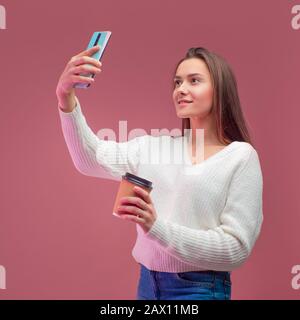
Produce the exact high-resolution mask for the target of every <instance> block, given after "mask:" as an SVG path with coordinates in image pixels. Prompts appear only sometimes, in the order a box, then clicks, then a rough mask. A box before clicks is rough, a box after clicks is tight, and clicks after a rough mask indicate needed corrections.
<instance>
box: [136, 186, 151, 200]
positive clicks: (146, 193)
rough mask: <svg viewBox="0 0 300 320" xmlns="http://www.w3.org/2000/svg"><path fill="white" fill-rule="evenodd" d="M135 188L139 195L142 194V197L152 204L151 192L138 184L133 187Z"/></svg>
mask: <svg viewBox="0 0 300 320" xmlns="http://www.w3.org/2000/svg"><path fill="white" fill-rule="evenodd" d="M133 190H134V191H135V192H136V193H137V194H138V195H139V196H141V197H142V199H143V200H144V201H145V202H146V203H148V204H152V200H151V198H150V195H149V193H148V192H147V191H146V190H144V189H142V188H140V187H137V186H135V187H134V188H133Z"/></svg>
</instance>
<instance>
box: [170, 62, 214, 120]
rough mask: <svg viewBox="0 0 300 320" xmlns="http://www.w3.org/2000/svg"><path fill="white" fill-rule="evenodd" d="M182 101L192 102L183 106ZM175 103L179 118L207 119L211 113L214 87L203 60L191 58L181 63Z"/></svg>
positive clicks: (177, 77)
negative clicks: (180, 101)
mask: <svg viewBox="0 0 300 320" xmlns="http://www.w3.org/2000/svg"><path fill="white" fill-rule="evenodd" d="M180 99H186V100H189V101H192V102H190V103H185V104H181V103H179V102H178V101H179V100H180ZM173 101H174V104H175V107H176V113H177V116H178V117H179V118H190V117H200V118H205V117H206V116H207V115H208V114H209V113H210V111H211V109H212V102H213V87H212V82H211V78H210V73H209V70H208V68H207V66H206V64H205V62H204V61H203V60H201V59H198V58H190V59H187V60H184V61H183V62H181V63H180V65H179V66H178V68H177V72H176V75H175V78H174V91H173Z"/></svg>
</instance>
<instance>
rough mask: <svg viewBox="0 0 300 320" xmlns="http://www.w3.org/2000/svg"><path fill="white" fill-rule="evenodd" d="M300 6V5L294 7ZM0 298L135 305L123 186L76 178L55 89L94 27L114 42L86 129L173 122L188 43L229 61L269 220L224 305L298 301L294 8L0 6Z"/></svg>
mask: <svg viewBox="0 0 300 320" xmlns="http://www.w3.org/2000/svg"><path fill="white" fill-rule="evenodd" d="M298 2H299V3H300V1H298ZM1 4H2V5H4V6H5V8H6V11H7V29H6V30H0V46H1V59H0V72H1V77H0V88H1V89H0V90H1V95H0V99H1V100H0V102H1V104H0V107H1V117H0V122H1V124H0V132H1V134H0V139H1V142H0V143H1V147H2V151H1V158H0V159H1V167H0V170H1V180H2V183H1V201H0V214H1V216H0V265H3V266H5V268H6V272H7V289H6V290H0V299H135V293H136V286H137V281H138V275H139V273H138V272H139V268H138V264H137V263H136V262H135V260H134V259H133V257H132V256H131V250H132V247H133V245H134V243H135V236H136V233H135V232H136V231H135V225H134V223H133V222H129V221H124V220H120V219H118V218H116V217H114V216H112V214H111V212H112V206H113V202H114V198H115V194H116V192H117V188H118V183H117V182H116V181H112V180H104V179H97V178H92V177H87V176H84V175H82V174H80V173H79V172H78V171H77V170H76V168H75V167H74V165H73V163H72V161H71V158H70V155H69V153H68V150H67V147H66V144H65V141H64V139H63V135H62V130H61V124H60V120H59V115H58V110H57V100H56V94H55V89H56V85H57V81H58V79H59V76H60V74H61V72H62V71H63V69H64V68H65V64H66V63H67V61H68V60H69V59H70V58H71V57H72V56H73V55H75V54H77V53H79V52H80V51H82V50H84V49H85V47H86V45H87V43H88V40H89V38H90V36H91V34H92V33H93V32H94V31H101V30H110V31H112V36H111V39H110V43H109V45H108V47H107V48H106V52H105V54H104V56H103V58H102V63H103V68H102V70H103V72H102V73H101V74H100V75H98V76H97V77H96V79H97V80H96V82H95V84H94V85H92V87H91V88H90V89H88V90H86V91H84V90H80V89H77V96H78V98H79V99H80V102H81V105H82V108H83V112H84V114H85V116H86V118H87V121H88V123H89V125H90V127H91V128H92V129H93V131H94V132H95V133H96V132H97V131H98V130H100V129H101V128H112V129H114V130H115V131H116V132H118V123H119V121H121V120H127V121H128V132H129V130H131V129H134V128H143V129H145V130H146V131H147V133H149V134H150V129H151V128H168V129H170V130H171V129H172V128H181V120H180V119H178V118H177V116H176V113H175V107H174V105H173V102H172V97H171V89H170V81H171V78H172V75H173V72H174V67H175V65H176V63H177V61H178V60H179V59H180V58H182V57H183V56H184V54H185V52H186V51H187V49H188V48H190V47H193V46H195V47H196V46H203V47H207V48H208V49H210V50H212V51H215V52H216V53H219V54H220V55H222V56H223V57H224V58H225V59H227V61H228V62H229V63H230V65H231V66H232V68H233V70H234V72H235V74H236V77H237V81H238V86H239V94H240V99H241V102H242V107H243V110H244V113H245V116H246V118H247V120H248V122H249V123H250V130H251V133H252V137H253V140H254V143H255V144H256V150H257V152H258V153H259V156H260V161H261V166H262V170H263V176H264V198H263V207H264V217H265V220H264V225H263V229H262V233H261V236H260V238H259V240H258V242H257V243H256V246H255V248H254V251H253V253H252V255H251V257H250V258H249V260H248V261H247V262H246V264H245V265H244V266H243V267H241V268H240V269H238V270H236V271H234V272H233V275H232V280H233V287H232V298H233V299H298V298H299V297H300V290H295V289H293V288H292V286H291V281H292V278H293V275H292V274H291V269H292V267H293V266H294V265H297V264H300V254H299V248H300V236H299V227H300V216H299V212H300V205H299V204H300V202H299V178H300V177H299V133H300V129H299V116H300V109H299V73H298V72H299V56H300V41H299V40H300V29H299V30H294V29H293V28H292V27H291V20H292V17H293V15H292V13H291V9H292V7H293V5H295V4H297V1H284V0H276V1H273V0H264V1H261V0H260V1H258V0H255V1H240V0H227V1H212V0H203V1H200V0H195V1H191V0H187V1H184V2H176V1H173V0H172V1H171V0H164V1H158V0H155V1H154V0H152V1H140V0H131V1H116V0H114V1H112V0H109V1H108V0H107V1H96V0H95V1H84V2H76V1H71V0H69V1H66V0H64V1H61V0H60V1H58V0H52V1H38V0H35V1H33V0H30V1H28V0H27V1H8V0H7V1H1Z"/></svg>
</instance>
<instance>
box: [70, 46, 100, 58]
mask: <svg viewBox="0 0 300 320" xmlns="http://www.w3.org/2000/svg"><path fill="white" fill-rule="evenodd" d="M98 50H100V46H99V45H97V46H94V47H91V48H89V49H87V50H84V51H82V52H80V53H79V54H77V55H76V56H77V57H82V56H90V55H92V54H94V53H95V52H97V51H98Z"/></svg>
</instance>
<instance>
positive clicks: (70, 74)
mask: <svg viewBox="0 0 300 320" xmlns="http://www.w3.org/2000/svg"><path fill="white" fill-rule="evenodd" d="M98 50H100V46H99V45H97V46H94V47H92V48H90V49H87V50H84V51H82V52H80V53H79V54H77V55H75V56H73V57H72V58H71V59H70V61H69V62H68V63H67V65H66V67H65V69H64V71H63V73H62V74H61V76H60V78H59V81H58V84H57V87H56V96H57V99H58V101H59V107H60V108H61V109H62V110H63V111H64V112H71V111H72V110H73V109H74V108H75V105H76V101H75V89H74V85H75V84H76V83H83V84H91V83H94V81H95V80H94V78H91V77H85V76H81V75H80V74H82V73H89V72H90V73H94V74H95V75H97V74H98V73H100V72H101V71H102V70H101V66H102V63H101V62H100V61H99V60H97V59H94V58H91V57H90V56H91V55H93V54H94V53H95V52H97V51H98Z"/></svg>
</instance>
